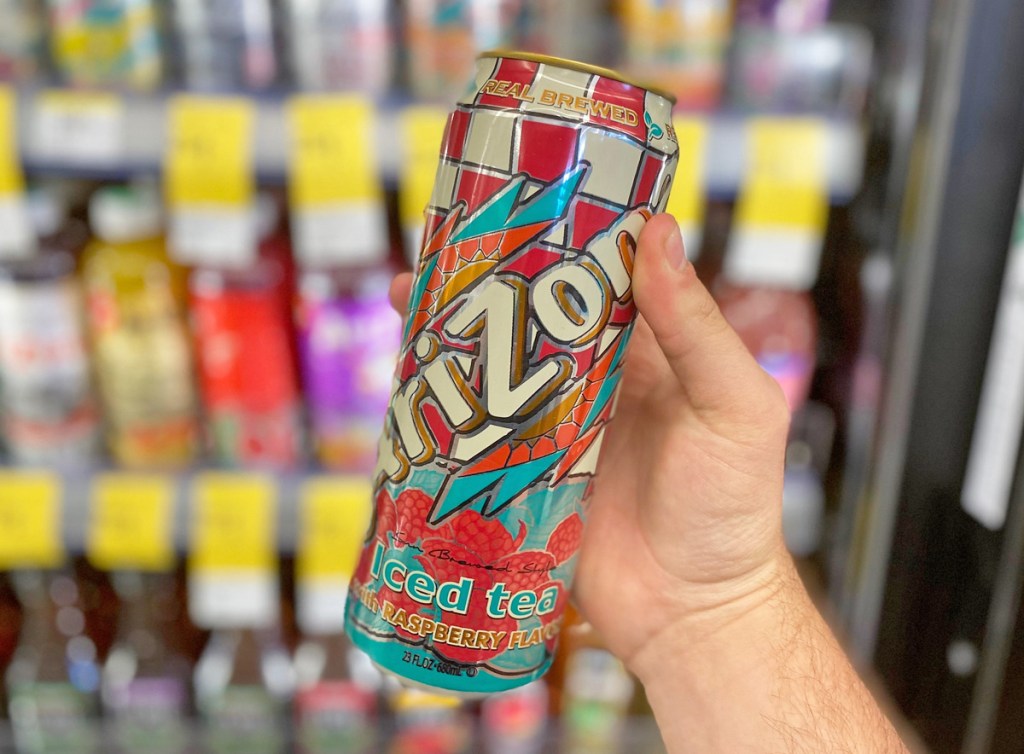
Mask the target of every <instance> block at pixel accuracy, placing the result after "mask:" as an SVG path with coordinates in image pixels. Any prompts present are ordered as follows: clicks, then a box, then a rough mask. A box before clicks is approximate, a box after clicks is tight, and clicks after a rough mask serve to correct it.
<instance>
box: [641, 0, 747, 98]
mask: <svg viewBox="0 0 1024 754" xmlns="http://www.w3.org/2000/svg"><path fill="white" fill-rule="evenodd" d="M622 7H623V31H624V32H625V36H626V50H627V60H628V66H629V70H630V71H631V72H634V73H635V74H636V75H637V76H643V77H645V78H647V79H650V80H651V81H655V82H657V83H658V85H659V86H662V87H664V88H666V89H668V90H669V91H670V92H672V93H673V94H674V95H675V96H676V98H677V99H678V101H679V105H680V107H683V108H687V109H698V110H708V109H712V108H714V107H715V106H717V105H718V102H719V98H720V96H721V90H722V82H723V78H724V72H725V53H726V47H727V46H728V43H729V32H730V30H731V26H732V13H731V7H732V4H731V2H730V0H623V3H622Z"/></svg>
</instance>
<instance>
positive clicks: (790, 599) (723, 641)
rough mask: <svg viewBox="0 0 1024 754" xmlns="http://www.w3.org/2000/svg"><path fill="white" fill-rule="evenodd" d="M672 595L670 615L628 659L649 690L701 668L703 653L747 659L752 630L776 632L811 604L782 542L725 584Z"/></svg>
mask: <svg viewBox="0 0 1024 754" xmlns="http://www.w3.org/2000/svg"><path fill="white" fill-rule="evenodd" d="M673 601H675V602H676V603H677V604H676V605H675V606H674V609H671V610H668V611H666V612H667V614H669V615H671V616H672V618H671V619H670V620H668V621H666V623H665V625H664V626H663V627H662V628H661V629H659V631H658V632H657V633H655V634H654V635H653V636H652V637H651V639H650V640H649V641H647V642H646V643H645V644H644V645H643V646H642V647H640V649H639V650H638V651H637V652H636V653H635V654H634V656H633V657H630V658H627V661H626V664H627V666H628V667H629V669H630V671H631V672H632V673H633V674H634V675H636V677H637V678H638V679H639V680H640V682H641V683H642V684H643V685H644V687H645V688H647V689H649V690H651V689H657V688H658V687H659V685H661V684H662V683H663V682H664V681H665V680H666V678H671V677H679V676H681V675H686V674H687V673H690V672H702V671H701V670H700V669H699V666H700V665H701V664H703V661H705V660H707V659H711V658H713V662H714V663H715V664H716V665H720V663H721V662H723V661H737V662H740V663H742V662H745V661H747V660H748V659H749V658H746V657H744V655H745V654H747V652H748V650H749V648H750V646H751V644H752V642H751V638H752V637H753V636H754V635H758V634H761V635H764V634H765V633H766V632H774V631H776V630H777V629H778V627H779V625H778V624H779V623H780V621H785V622H790V621H791V620H792V619H793V618H795V617H797V616H798V615H800V614H802V613H804V612H806V611H807V610H808V609H809V610H813V607H812V606H811V604H810V601H809V598H808V597H807V593H806V591H805V590H804V587H803V584H802V582H801V581H800V577H799V575H798V574H797V572H796V567H795V565H794V564H793V560H792V558H791V557H790V555H789V553H788V552H787V551H786V549H785V546H784V545H782V544H781V543H780V545H779V547H778V549H777V552H775V553H773V555H772V557H770V558H769V559H768V560H767V561H766V562H765V563H764V564H763V565H762V566H761V567H760V568H757V569H754V570H752V571H750V572H749V573H747V574H745V575H744V576H743V577H741V578H737V579H734V580H732V581H731V582H730V583H728V584H702V585H699V586H697V587H693V586H688V587H687V588H686V589H685V590H682V593H681V594H680V596H679V597H677V598H676V599H675V600H673ZM694 656H699V657H700V660H701V662H695V661H694ZM688 658H690V659H689V660H688Z"/></svg>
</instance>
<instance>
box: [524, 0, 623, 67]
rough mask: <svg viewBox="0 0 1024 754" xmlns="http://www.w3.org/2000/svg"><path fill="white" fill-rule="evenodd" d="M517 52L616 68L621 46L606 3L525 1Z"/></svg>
mask: <svg viewBox="0 0 1024 754" xmlns="http://www.w3.org/2000/svg"><path fill="white" fill-rule="evenodd" d="M519 19H520V20H519V23H518V24H517V25H516V26H515V27H513V30H512V31H514V32H515V39H506V40H505V42H506V43H507V44H508V43H511V44H512V46H514V47H515V49H521V50H526V51H528V52H534V53H541V54H545V55H557V56H558V57H562V58H569V59H570V60H580V61H584V62H586V63H593V64H596V65H606V66H614V65H618V63H619V60H618V59H617V58H616V57H615V52H616V50H617V49H618V46H619V45H618V43H617V40H616V39H615V31H616V30H615V25H614V24H613V23H611V21H610V20H609V17H608V14H607V11H606V3H605V2H604V0H523V9H522V11H521V13H520V14H519Z"/></svg>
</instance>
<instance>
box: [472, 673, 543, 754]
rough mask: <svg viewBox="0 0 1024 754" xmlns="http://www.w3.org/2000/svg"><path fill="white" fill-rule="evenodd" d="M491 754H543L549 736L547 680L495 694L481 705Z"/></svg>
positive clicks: (486, 745)
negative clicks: (541, 753)
mask: <svg viewBox="0 0 1024 754" xmlns="http://www.w3.org/2000/svg"><path fill="white" fill-rule="evenodd" d="M480 723H481V737H482V738H483V745H484V751H486V752H487V754H540V752H542V751H543V750H544V746H545V744H546V743H547V735H548V688H547V684H546V682H545V681H544V680H538V681H534V682H533V683H530V684H528V685H526V686H522V687H520V688H518V689H514V690H513V691H507V692H505V693H503V694H495V695H494V696H489V697H487V698H486V699H484V700H483V702H482V703H481V705H480Z"/></svg>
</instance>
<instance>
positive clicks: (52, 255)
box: [0, 247, 100, 467]
mask: <svg viewBox="0 0 1024 754" xmlns="http://www.w3.org/2000/svg"><path fill="white" fill-rule="evenodd" d="M0 382H2V385H3V392H2V393H0V427H2V432H3V438H4V442H5V445H6V447H7V451H8V454H9V455H10V458H11V460H12V461H14V462H15V463H20V464H56V465H61V466H79V467H81V466H88V465H89V464H91V463H93V462H94V461H95V460H96V459H97V456H98V451H99V439H100V431H99V412H98V409H97V404H96V400H95V397H94V394H93V388H92V380H91V379H90V374H89V362H88V357H87V352H86V344H85V337H84V333H83V332H82V324H81V295H80V290H79V284H78V280H77V277H76V274H75V259H74V257H73V256H72V255H71V254H70V253H69V252H68V251H65V250H63V249H59V248H52V247H50V248H47V247H44V249H43V251H42V253H39V254H36V255H34V256H31V257H28V258H25V259H19V260H11V261H8V262H5V263H3V264H0Z"/></svg>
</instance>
